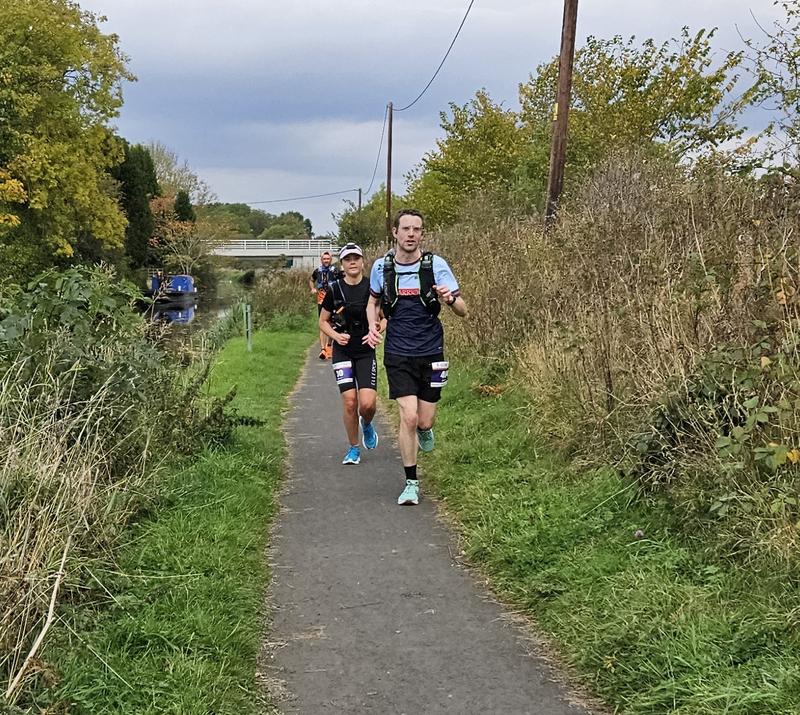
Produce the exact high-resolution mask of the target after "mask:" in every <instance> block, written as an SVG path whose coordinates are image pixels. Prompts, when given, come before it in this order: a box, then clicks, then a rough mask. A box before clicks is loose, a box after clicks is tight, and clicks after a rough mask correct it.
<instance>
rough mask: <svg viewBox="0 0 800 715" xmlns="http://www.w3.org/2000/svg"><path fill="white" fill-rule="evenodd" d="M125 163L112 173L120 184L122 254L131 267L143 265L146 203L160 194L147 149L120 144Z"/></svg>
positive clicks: (148, 223) (149, 229) (148, 219)
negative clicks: (124, 220)
mask: <svg viewBox="0 0 800 715" xmlns="http://www.w3.org/2000/svg"><path fill="white" fill-rule="evenodd" d="M124 148H125V160H124V161H123V162H122V163H121V164H120V165H119V166H118V167H116V168H115V169H114V170H113V171H112V176H113V177H114V178H115V179H116V180H117V181H118V182H119V184H120V205H121V206H122V209H123V210H124V211H125V216H126V217H127V219H128V226H127V228H126V229H125V254H126V255H127V256H128V259H129V262H130V265H131V267H132V268H141V267H143V266H145V265H147V258H148V245H149V241H150V237H151V236H152V235H153V229H154V222H153V214H152V213H151V211H150V200H151V199H152V198H154V197H155V196H158V195H159V194H160V193H161V189H160V187H159V185H158V180H157V179H156V173H155V168H154V166H153V158H152V157H151V156H150V152H149V151H148V150H147V147H144V146H142V145H141V144H135V145H133V146H131V145H130V144H128V142H124Z"/></svg>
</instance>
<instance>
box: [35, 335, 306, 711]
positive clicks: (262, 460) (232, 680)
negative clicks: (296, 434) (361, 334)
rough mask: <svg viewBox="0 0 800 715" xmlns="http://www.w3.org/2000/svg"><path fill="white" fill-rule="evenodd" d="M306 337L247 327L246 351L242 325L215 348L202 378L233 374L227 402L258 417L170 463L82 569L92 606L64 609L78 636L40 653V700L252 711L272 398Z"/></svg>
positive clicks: (218, 383) (275, 464) (275, 469)
mask: <svg viewBox="0 0 800 715" xmlns="http://www.w3.org/2000/svg"><path fill="white" fill-rule="evenodd" d="M309 342H310V336H309V333H308V332H305V331H302V332H272V333H258V334H256V336H255V338H254V345H253V352H252V353H248V352H247V351H246V347H245V343H244V341H243V339H241V338H237V339H234V340H232V341H230V343H228V345H227V346H226V347H225V348H224V349H223V350H222V352H221V354H220V356H219V358H218V360H217V366H216V368H215V371H214V373H213V377H212V383H211V389H212V390H213V391H214V392H215V393H218V394H224V393H226V392H227V391H228V390H229V389H230V387H231V386H232V385H237V386H238V392H237V396H236V398H235V399H234V402H233V406H234V407H235V408H236V410H237V412H238V414H239V415H240V416H242V417H244V418H252V420H249V421H252V422H256V421H257V422H259V423H261V424H259V425H256V426H242V427H238V428H237V429H236V432H235V439H234V443H233V445H232V446H231V447H229V448H227V449H219V450H215V451H207V452H205V453H204V454H203V455H202V456H201V458H200V459H199V460H198V461H197V462H196V463H194V464H193V465H192V466H189V467H188V468H185V469H182V470H181V471H179V472H178V473H177V474H175V475H174V476H173V477H172V478H171V480H170V484H169V487H168V496H167V498H166V500H165V501H164V502H162V503H160V504H159V505H158V506H157V508H156V509H155V510H154V511H153V513H152V515H151V516H150V517H148V518H147V519H146V520H144V521H142V522H140V523H139V524H138V525H136V526H134V527H133V528H132V530H131V534H130V539H129V543H128V545H127V546H126V547H124V548H123V550H122V553H121V555H120V557H119V560H118V564H117V567H116V569H114V570H111V569H109V571H107V572H105V573H97V574H95V576H96V577H97V583H96V584H95V585H96V593H94V594H93V595H92V598H91V599H89V600H91V601H94V602H96V603H97V609H96V610H92V609H90V608H87V607H86V606H85V605H84V606H82V607H81V608H80V609H75V610H73V611H72V612H71V613H69V614H67V615H66V616H65V620H66V621H71V625H70V628H71V629H74V631H76V632H78V633H80V637H79V638H78V637H76V636H74V635H70V631H69V629H64V630H63V633H62V635H61V637H60V638H58V639H56V641H54V643H53V646H52V649H51V650H49V652H48V653H47V654H46V655H45V659H46V660H49V661H52V662H55V663H57V665H58V668H59V670H60V673H61V675H60V677H61V681H60V683H59V684H58V686H57V687H56V688H54V689H52V690H50V691H48V693H47V695H46V696H45V697H47V698H48V699H49V700H54V701H58V702H61V703H62V704H67V703H69V704H71V706H72V710H71V712H73V713H104V714H105V713H126V715H127V714H131V713H154V712H159V713H180V714H181V715H191V714H196V715H207V714H208V713H216V714H217V715H223V714H226V713H229V714H230V715H233V714H234V713H235V714H236V715H241V714H243V713H248V712H254V711H255V710H256V702H257V698H258V694H257V691H256V687H255V680H254V670H255V662H256V657H257V654H258V649H259V645H260V640H261V636H262V608H263V606H262V604H263V594H264V590H265V588H266V583H267V579H268V574H267V567H266V564H265V560H264V549H265V545H266V541H267V536H268V526H269V521H270V519H271V517H272V513H273V510H274V502H273V496H272V495H273V491H274V489H275V486H276V484H277V482H278V480H279V478H280V475H281V471H282V466H283V457H284V441H283V436H282V434H281V431H280V420H281V411H282V409H283V407H284V406H285V399H286V396H287V394H288V393H289V391H290V390H291V389H292V386H293V385H294V383H295V381H296V379H297V376H298V374H299V372H300V369H301V366H302V361H303V357H304V355H305V352H306V350H307V348H308V344H309ZM111 594H114V595H113V596H112V595H111ZM40 704H41V705H46V704H47V703H44V702H42V703H40Z"/></svg>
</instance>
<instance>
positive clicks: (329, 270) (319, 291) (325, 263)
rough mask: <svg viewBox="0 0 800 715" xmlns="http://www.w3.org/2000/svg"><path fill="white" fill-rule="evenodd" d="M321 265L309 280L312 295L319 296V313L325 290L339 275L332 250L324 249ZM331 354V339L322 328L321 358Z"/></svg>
mask: <svg viewBox="0 0 800 715" xmlns="http://www.w3.org/2000/svg"><path fill="white" fill-rule="evenodd" d="M319 261H320V265H319V266H317V268H315V269H314V272H313V273H312V274H311V278H309V280H308V285H309V287H310V288H311V293H312V295H314V296H316V298H317V315H319V314H320V313H321V312H322V299H323V298H324V297H325V291H326V290H327V288H328V284H329V283H332V282H333V281H335V280H336V279H337V278H338V277H339V273H338V271H337V270H336V269H335V268H334V267H333V266H332V265H331V263H333V256H331V254H330V251H323V252H322V253H321V254H320V257H319ZM330 356H331V341H330V339H329V338H328V336H327V335H325V333H323V332H322V330H320V331H319V359H320V360H325V359H327V358H329V357H330Z"/></svg>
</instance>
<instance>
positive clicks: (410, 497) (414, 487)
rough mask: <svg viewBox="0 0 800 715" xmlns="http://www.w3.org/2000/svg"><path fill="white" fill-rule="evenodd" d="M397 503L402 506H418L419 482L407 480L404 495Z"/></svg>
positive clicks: (398, 498)
mask: <svg viewBox="0 0 800 715" xmlns="http://www.w3.org/2000/svg"><path fill="white" fill-rule="evenodd" d="M397 503H398V504H399V505H400V506H406V505H411V506H416V505H417V504H419V480H418V479H406V488H405V489H403V493H402V494H401V495H400V496H399V497H397Z"/></svg>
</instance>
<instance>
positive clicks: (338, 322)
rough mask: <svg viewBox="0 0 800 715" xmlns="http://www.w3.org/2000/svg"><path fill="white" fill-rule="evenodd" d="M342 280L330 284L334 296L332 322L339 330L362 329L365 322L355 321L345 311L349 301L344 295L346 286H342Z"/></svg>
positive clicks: (351, 330) (329, 287)
mask: <svg viewBox="0 0 800 715" xmlns="http://www.w3.org/2000/svg"><path fill="white" fill-rule="evenodd" d="M342 280H343V279H337V280H335V281H332V282H331V283H329V284H328V289H329V290H330V292H331V295H332V296H333V313H331V322H332V323H333V326H334V328H336V331H337V332H347V333H352V332H353V329H354V328H356V329H358V330H361V329H363V328H364V326H365V324H362V323H361V321H360V320H359V321H356V322H355V323H354V322H353V321H352V320H351V319H350V318H349V317H348V316H347V314H346V313H345V308H346V306H347V301H346V300H345V297H344V288H342V283H341V281H342Z"/></svg>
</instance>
